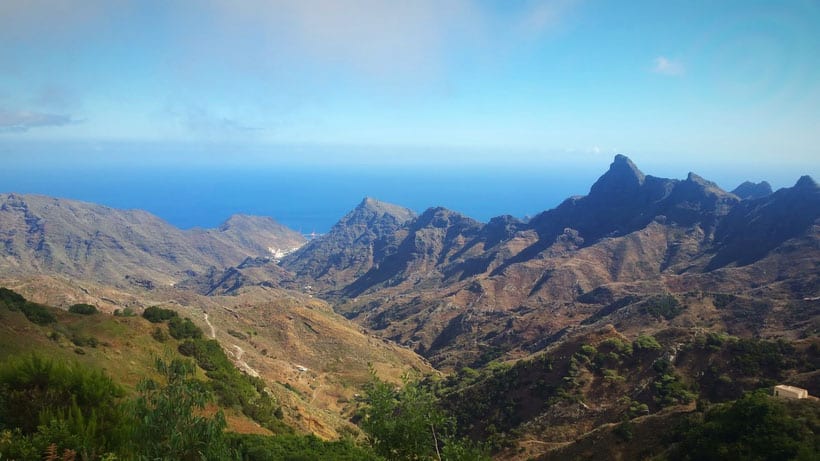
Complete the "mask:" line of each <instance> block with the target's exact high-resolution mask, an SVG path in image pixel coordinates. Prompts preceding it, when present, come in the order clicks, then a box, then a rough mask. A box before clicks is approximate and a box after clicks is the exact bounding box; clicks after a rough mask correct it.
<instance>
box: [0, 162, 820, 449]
mask: <svg viewBox="0 0 820 461" xmlns="http://www.w3.org/2000/svg"><path fill="white" fill-rule="evenodd" d="M0 242H1V243H2V246H0V283H2V284H4V285H5V286H9V287H12V288H14V289H16V290H18V291H20V292H22V293H24V294H25V295H26V296H27V297H29V298H30V299H34V300H36V301H38V302H43V303H50V304H53V305H56V306H61V307H67V306H69V305H71V304H72V303H76V302H84V303H90V304H94V305H96V306H97V307H98V308H100V309H101V310H103V311H107V312H113V311H114V310H115V309H123V308H126V307H128V308H135V309H144V308H145V307H148V306H150V305H154V304H162V305H165V306H171V307H174V308H179V309H182V310H184V311H185V312H189V311H190V313H192V316H193V318H194V320H195V321H196V322H198V323H199V324H200V325H201V326H203V328H205V325H206V323H207V322H208V321H209V319H210V321H214V322H218V323H217V324H216V325H217V329H218V330H219V331H229V330H232V331H234V333H236V332H237V331H247V330H249V329H253V330H254V331H260V330H261V331H260V332H259V338H255V339H254V338H251V339H248V338H247V336H248V335H246V334H244V333H240V335H234V334H233V333H232V334H231V335H228V336H226V335H225V334H222V333H219V334H218V335H216V334H215V336H219V337H220V338H221V340H222V342H223V347H225V348H231V347H236V346H239V343H238V342H236V341H237V339H239V338H240V337H245V339H243V340H242V341H248V342H249V343H252V344H253V347H250V344H249V343H242V345H243V346H246V350H248V355H247V356H246V358H245V361H246V362H245V363H246V364H247V363H252V364H253V365H254V369H259V370H262V371H263V377H264V378H265V379H267V380H271V381H276V380H277V379H278V378H277V376H278V375H280V374H282V373H288V371H286V370H289V368H288V367H291V368H292V367H293V366H294V365H293V364H295V363H298V362H299V361H301V362H304V363H307V364H308V365H307V366H306V367H304V368H306V369H311V370H318V371H316V372H315V373H316V376H315V378H316V379H319V380H320V381H319V382H320V384H318V387H317V385H307V384H306V383H305V382H302V381H300V380H299V376H298V373H297V374H296V375H294V378H293V379H292V381H288V386H296V387H297V388H298V389H299V392H300V394H299V395H301V397H298V398H297V397H294V396H292V395H291V396H290V397H288V399H289V400H288V401H289V402H291V405H292V407H293V408H294V410H293V411H292V413H293V414H294V415H296V414H298V415H302V416H300V417H298V418H297V417H294V419H293V422H294V423H295V424H302V425H303V427H304V422H305V421H307V419H300V418H302V417H304V416H305V415H311V416H310V418H312V419H311V420H313V421H317V422H319V423H317V424H319V425H320V426H321V427H323V430H322V431H321V434H322V435H325V436H328V437H330V436H334V435H337V434H339V433H341V432H343V431H342V430H341V429H339V427H341V426H340V424H341V423H339V421H340V416H339V414H340V413H344V414H346V415H348V416H349V415H350V413H349V412H350V411H351V409H350V407H349V406H347V405H342V404H338V403H337V402H336V401H334V400H333V399H325V400H323V399H319V400H317V397H316V396H317V392H319V391H318V390H317V389H321V388H325V389H326V390H325V391H324V393H325V394H332V395H336V394H335V393H338V395H340V396H344V399H345V401H347V399H349V398H351V397H352V395H353V391H352V390H350V389H349V388H348V387H347V386H348V384H345V387H344V389H346V390H344V391H342V390H340V388H339V387H338V386H336V387H333V386H334V380H336V379H337V378H334V376H337V375H338V376H341V375H344V373H343V371H344V369H347V368H350V369H349V370H347V371H348V374H353V375H355V376H356V377H355V379H353V381H351V382H355V383H356V384H355V385H356V386H360V385H362V382H363V379H364V376H363V374H362V367H363V365H364V363H365V362H367V363H374V364H377V365H378V367H377V368H380V370H381V371H382V372H386V371H389V373H388V374H389V375H390V376H392V378H393V379H396V377H397V373H396V369H397V367H398V366H399V365H398V362H400V361H404V362H405V363H406V364H407V365H408V366H409V367H410V368H412V369H415V370H426V372H429V371H430V370H431V368H430V366H429V365H428V361H429V364H432V366H434V367H435V368H437V369H438V370H439V371H440V372H443V373H445V374H446V376H448V378H447V379H446V381H444V382H443V384H437V386H440V395H441V396H442V401H443V402H444V403H445V404H446V405H449V406H450V407H451V408H452V411H453V413H454V414H456V415H457V417H458V418H459V420H460V421H461V422H462V423H463V426H464V427H468V431H467V432H468V433H469V434H470V435H472V436H473V437H475V438H478V439H483V440H495V438H499V437H501V438H503V440H505V442H504V443H502V444H500V445H498V446H497V447H495V448H496V449H497V451H496V453H497V454H498V457H499V459H526V458H527V457H543V459H553V458H550V456H559V455H557V454H559V453H561V454H562V455H560V456H570V457H575V456H576V455H577V456H580V455H578V453H580V451H575V452H574V451H573V450H575V449H576V448H577V449H578V450H581V449H582V448H583V449H584V450H589V444H590V443H592V442H590V440H592V439H590V438H585V437H592V436H591V435H590V434H592V433H593V432H592V431H594V430H595V429H596V428H605V427H609V429H607V430H614V429H613V428H612V427H610V426H607V425H611V424H615V423H617V422H618V421H619V420H620V419H621V418H622V417H623V416H624V415H628V416H629V418H633V417H638V413H635V412H634V411H632V410H630V408H632V407H633V406H635V405H638V404H643V405H645V406H646V407H647V410H646V411H647V412H649V413H650V415H649V416H646V417H647V418H649V417H650V416H651V417H659V418H660V417H661V416H658V415H662V414H665V413H662V412H663V411H667V412H668V411H669V410H668V409H669V408H670V405H671V406H674V405H680V408H679V409H678V410H679V411H692V409H693V408H691V405H689V402H690V401H691V400H687V399H686V398H684V397H685V394H676V395H677V397H669V396H668V395H667V394H665V392H667V391H666V389H667V387H666V386H670V388H674V387H675V386H678V384H680V386H682V387H684V388H686V389H690V390H689V391H686V392H691V393H694V394H697V395H699V396H701V397H702V398H708V399H711V400H712V401H723V400H726V399H730V398H737V397H739V395H740V393H742V391H745V390H753V389H756V388H757V387H759V386H760V383H762V382H766V383H769V382H771V381H773V380H778V381H788V382H790V383H791V384H795V385H801V386H804V387H806V388H807V389H809V391H810V393H812V394H815V395H816V394H817V393H818V392H820V373H819V372H818V371H817V364H818V363H820V354H819V353H818V351H820V344H819V343H818V334H820V187H819V186H818V184H817V183H816V182H815V181H814V180H813V179H812V178H810V177H808V176H804V177H801V178H799V180H798V181H797V182H796V183H795V184H794V186H792V187H787V188H782V189H779V190H777V191H772V189H771V186H770V185H769V184H768V183H766V182H761V183H758V184H754V183H751V182H746V183H743V184H741V185H740V186H738V187H737V188H736V189H734V190H733V191H731V192H727V191H725V190H723V189H721V188H720V187H718V186H717V185H716V184H715V183H713V182H710V181H708V180H706V179H704V178H701V177H700V176H698V175H696V174H694V173H689V174H688V176H687V177H686V179H683V180H678V179H666V178H659V177H654V176H651V175H646V174H644V173H643V172H642V171H641V170H640V169H639V168H638V167H637V166H636V165H635V164H634V163H633V162H632V161H630V160H629V159H628V158H627V157H625V156H623V155H618V156H616V157H615V158H614V160H613V162H612V164H611V165H610V167H609V169H608V171H606V172H605V173H604V174H603V175H602V176H601V177H600V178H599V179H598V180H597V181H596V182H595V183H594V184H593V185H592V186H591V188H590V190H589V193H588V194H587V195H585V196H577V197H570V198H568V199H566V200H565V201H564V202H563V203H561V204H560V205H559V206H557V207H556V208H554V209H551V210H547V211H544V212H542V213H539V214H537V215H535V216H534V217H532V218H531V219H527V220H523V219H519V218H515V217H513V216H499V217H496V218H493V219H491V220H490V221H489V222H486V223H484V222H479V221H477V220H474V219H472V218H470V217H468V216H465V215H463V214H461V213H458V212H457V211H453V210H448V209H446V208H442V207H433V208H429V209H427V210H424V211H423V212H421V213H418V214H417V213H416V212H414V211H412V210H409V209H407V208H404V207H402V206H399V205H394V204H388V203H385V202H381V201H379V200H376V199H374V198H369V197H368V198H365V199H363V200H362V202H361V203H359V204H358V205H357V206H356V207H355V208H354V209H353V210H351V211H350V212H349V213H348V214H347V215H345V216H344V217H342V218H341V219H340V220H339V222H338V223H337V224H336V225H335V226H333V228H332V229H331V230H330V231H329V232H328V233H326V234H324V235H321V236H318V237H316V238H313V239H311V240H309V241H307V240H306V239H305V238H304V237H303V236H302V235H300V234H299V233H297V232H294V231H292V230H290V229H287V228H286V227H284V226H282V225H280V224H278V223H276V222H275V221H274V220H273V219H271V218H267V217H254V216H244V215H235V216H232V217H231V218H229V219H228V220H227V221H226V222H225V223H224V224H223V225H221V226H219V227H218V228H216V229H192V230H180V229H177V228H175V227H173V226H171V225H169V224H168V223H166V222H164V221H162V220H161V219H160V218H158V217H156V216H153V215H151V214H149V213H147V212H144V211H139V210H128V211H126V210H117V209H112V208H107V207H102V206H99V205H94V204H89V203H83V202H77V201H72V200H65V199H57V198H50V197H43V196H36V195H20V194H2V195H0ZM193 313H195V314H196V315H193ZM202 313H206V314H209V315H210V317H208V316H207V315H206V316H204V317H202ZM345 317H346V318H345ZM237 325H242V329H241V330H240V328H239V327H237ZM208 326H210V324H208ZM715 335H717V336H715ZM721 335H723V336H721ZM229 336H230V337H229ZM640 338H652V339H651V341H650V340H649V339H644V340H640ZM715 338H718V339H715ZM721 338H722V339H721ZM727 338H728V339H727ZM232 341H233V343H231V342H232ZM374 341H375V342H374ZM709 341H712V343H710V342H709ZM744 341H746V342H744ZM748 341H752V342H748ZM229 343H230V344H229ZM393 343H396V344H398V345H400V346H403V347H398V348H397V347H395V346H393V345H392V344H393ZM226 344H227V345H226ZM333 344H337V346H338V347H337V349H338V350H337V351H335V352H334V350H333ZM366 344H377V345H378V347H375V346H374V347H375V348H374V349H373V350H372V351H369V352H364V349H365V348H366ZM647 344H649V346H647ZM710 344H711V346H710ZM257 346H258V347H257ZM263 346H266V347H263ZM627 346H629V347H628V348H627ZM274 347H275V348H277V349H278V350H279V351H280V353H277V354H276V356H275V357H272V354H269V353H268V352H269V349H272V348H274ZM749 348H751V350H754V351H758V352H759V351H769V350H770V349H771V350H772V351H777V354H781V355H776V354H775V355H776V357H778V358H777V359H776V360H775V361H778V360H779V361H780V362H781V365H778V366H775V365H774V364H771V363H769V364H768V365H765V366H763V365H761V366H759V367H757V368H748V366H746V365H743V366H741V365H739V364H737V363H736V362H735V358H736V357H743V356H744V354H747V353H749V350H750V349H749ZM788 348H791V349H788ZM262 349H265V351H266V352H265V353H262V352H261V350H262ZM627 349H628V350H627ZM593 350H594V351H595V352H592V351H593ZM343 351H348V352H349V351H355V352H354V353H355V354H357V355H361V356H367V357H368V358H367V359H366V360H365V362H362V361H361V360H358V361H354V362H355V364H352V363H353V362H351V363H348V362H347V361H346V360H347V359H346V358H344V357H341V356H337V355H338V354H343V353H346V352H343ZM784 351H791V352H788V354H791V355H788V354H787V352H784ZM758 352H754V354H758ZM760 353H761V354H762V352H760ZM767 353H768V352H767ZM334 354H335V355H334ZM772 354H774V352H772ZM784 354H786V355H784ZM754 357H755V360H757V357H758V355H754ZM767 357H768V356H767ZM772 357H774V355H772ZM784 357H785V358H784ZM789 357H792V358H793V357H800V359H799V360H797V361H795V360H792V358H789ZM234 359H235V362H236V363H237V364H239V363H240V361H241V355H240V356H239V358H237V357H236V356H234ZM766 360H769V359H766ZM661 362H664V363H666V362H668V363H669V365H664V367H666V368H663V369H660V368H658V367H659V365H658V363H661ZM767 363H768V362H767ZM300 366H301V365H300ZM340 367H341V368H340ZM351 367H352V368H351ZM475 370H479V371H478V372H476V371H475ZM377 371H378V370H377ZM340 373H341V374H340ZM721 373H722V374H721ZM613 376H615V377H616V378H613ZM670 380H671V381H670ZM721 380H722V381H721ZM345 382H346V383H347V381H345ZM300 386H301V387H300ZM305 386H307V387H305ZM331 389H333V390H332V391H331ZM670 392H671V391H670ZM283 395H284V394H283ZM318 395H321V392H319V394H318ZM306 396H310V398H307V397H306ZM624 396H629V398H630V399H631V400H629V401H626V400H623V397H624ZM283 398H284V397H283ZM339 398H340V400H339V401H340V402H341V401H342V400H341V398H342V397H339ZM479 404H480V405H479ZM687 405H689V406H687ZM641 408H642V407H641ZM641 411H643V410H641ZM676 414H677V413H676ZM331 415H333V416H331ZM310 418H309V419H310ZM672 418H673V419H674V418H677V416H674V417H672ZM342 419H343V418H342ZM299 421H301V423H299ZM640 421H643V420H640ZM647 421H649V420H647ZM652 421H655V422H657V420H652ZM664 421H665V420H664ZM636 424H638V425H637V426H636V427H638V430H640V427H641V426H640V422H639V423H636ZM653 424H654V423H653ZM670 424H671V423H670ZM342 425H344V424H342ZM310 427H311V426H310V425H309V426H308V429H309V430H310ZM313 427H314V430H315V427H316V426H313ZM502 436H503V437H502ZM596 437H600V434H599V435H596ZM576 439H577V440H578V442H577V443H575V444H574V445H568V444H571V443H573V442H574V441H575V440H576ZM532 440H539V441H541V442H540V443H542V444H545V445H543V446H541V445H539V444H533V443H530V442H531V441H532ZM658 443H660V442H658ZM573 447H575V448H573ZM553 449H556V451H554V452H553V451H552V450H553ZM593 452H594V450H593ZM550 453H553V454H552V455H551V454H550ZM568 453H569V454H568ZM573 453H574V454H573ZM594 453H597V452H594ZM619 453H621V455H622V456H630V455H629V453H631V452H629V451H623V452H619ZM633 454H634V453H633ZM612 456H615V455H612Z"/></svg>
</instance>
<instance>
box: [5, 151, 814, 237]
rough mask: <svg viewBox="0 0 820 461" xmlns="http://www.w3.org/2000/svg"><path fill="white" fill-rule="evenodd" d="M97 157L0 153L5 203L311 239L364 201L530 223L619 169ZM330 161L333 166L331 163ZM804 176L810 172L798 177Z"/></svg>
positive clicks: (720, 171)
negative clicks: (271, 223)
mask: <svg viewBox="0 0 820 461" xmlns="http://www.w3.org/2000/svg"><path fill="white" fill-rule="evenodd" d="M147 151H150V152H152V154H151V155H147V154H145V152H147ZM94 152H95V151H94V150H93V149H89V148H85V147H83V148H82V149H79V148H77V149H75V150H70V149H68V148H67V147H65V146H63V145H59V146H56V147H55V146H46V147H45V148H43V147H37V148H26V146H9V145H5V144H4V145H0V160H2V162H0V193H9V192H16V193H32V194H42V195H49V196H54V197H60V198H68V199H75V200H82V201H87V202H93V203H98V204H101V205H106V206H109V207H113V208H122V209H143V210H146V211H148V212H151V213H153V214H155V215H157V216H159V217H160V218H162V219H164V220H165V221H167V222H169V223H171V224H173V225H175V226H177V227H179V228H182V229H190V228H194V227H200V228H213V227H217V226H219V225H220V224H221V223H222V222H224V221H225V220H226V219H228V218H229V217H230V216H231V215H233V214H237V213H241V214H250V215H260V216H269V217H272V218H273V219H275V220H276V221H278V222H280V223H282V224H284V225H286V226H288V227H290V228H292V229H294V230H296V231H300V232H302V233H303V234H322V233H325V232H327V231H328V230H329V229H330V228H331V227H332V226H333V225H334V224H335V223H336V222H337V221H338V220H339V219H340V218H341V217H343V216H344V215H345V214H347V213H348V212H350V211H351V210H352V209H353V208H355V207H356V205H358V204H359V203H360V202H361V201H362V199H364V198H365V197H372V198H375V199H378V200H382V201H385V202H389V203H393V204H396V205H401V206H404V207H407V208H410V209H412V210H414V211H416V212H417V213H421V212H423V211H424V210H426V209H427V208H430V207H437V206H442V207H445V208H448V209H451V210H454V211H457V212H460V213H462V214H464V215H466V216H469V217H471V218H473V219H476V220H478V221H482V222H486V221H488V220H489V219H491V218H492V217H495V216H500V215H512V216H515V217H517V218H520V219H527V218H529V217H532V216H535V215H536V214H538V213H540V212H543V211H545V210H549V209H551V208H554V207H556V206H558V205H559V204H560V203H561V202H562V201H564V200H565V199H567V198H568V197H571V196H576V195H586V194H587V193H588V192H589V189H590V187H591V186H592V184H593V183H594V182H595V181H596V180H597V178H598V177H599V176H600V175H602V174H604V173H605V172H606V170H607V168H608V167H609V163H610V162H611V157H609V156H606V157H598V158H592V159H589V158H586V159H580V160H574V159H569V160H567V159H566V157H556V159H558V160H556V161H549V162H540V163H538V162H535V163H527V162H522V161H515V160H516V159H515V158H514V157H513V156H508V157H504V156H496V157H493V158H494V159H495V160H494V163H492V164H487V163H486V162H481V161H473V160H472V159H473V157H471V155H472V153H470V152H468V153H467V154H465V155H463V156H462V157H461V158H457V159H456V161H452V160H448V161H446V162H441V161H440V159H437V158H435V156H430V157H428V158H427V159H426V161H424V162H418V163H416V162H414V161H411V162H403V163H400V164H384V163H373V164H369V163H368V162H363V161H361V158H360V159H359V161H352V162H347V161H345V160H341V161H340V160H339V159H340V158H343V157H340V156H336V157H331V155H330V153H328V152H316V151H304V153H300V152H297V153H296V154H293V155H291V156H290V157H289V158H288V161H283V162H278V161H273V162H272V161H269V156H266V155H265V156H263V155H260V156H259V159H260V161H258V162H254V161H249V160H248V159H251V160H252V154H253V153H250V154H249V153H243V154H242V155H238V154H237V158H240V159H241V160H242V161H226V158H228V154H226V152H227V150H225V149H219V150H214V151H213V152H212V153H211V154H210V156H205V155H203V154H202V153H201V152H200V151H198V150H197V151H191V152H188V153H187V154H186V155H180V154H178V153H177V152H176V151H171V150H165V151H163V150H162V149H159V148H151V146H143V145H136V146H135V147H130V148H128V149H125V148H122V149H120V151H119V152H120V154H119V157H116V158H115V157H114V156H112V155H111V154H110V149H108V150H106V149H102V150H100V151H99V152H98V153H96V154H94ZM413 154H414V155H415V154H416V153H415V152H413ZM300 155H301V156H303V157H305V158H304V159H302V158H298V157H299V156H300ZM311 155H312V157H310V156H311ZM331 158H336V160H334V161H333V162H328V161H326V160H327V159H331ZM407 158H411V156H410V155H407ZM412 158H416V157H412ZM169 159H170V160H169ZM633 160H634V159H633ZM686 160H688V159H686ZM637 163H638V166H639V167H643V166H644V165H645V164H647V165H646V166H647V167H648V168H642V169H643V170H644V172H646V173H648V174H655V175H656V176H661V177H671V178H685V177H686V172H687V171H688V169H687V168H686V167H684V166H681V165H679V164H678V165H676V164H672V163H670V162H669V161H667V160H664V159H654V161H653V159H652V158H651V157H648V158H647V159H643V158H642V159H641V161H640V162H637ZM815 166H816V165H815ZM702 168H703V169H702V170H701V169H699V168H698V169H696V171H697V172H698V173H699V174H701V176H703V177H705V178H706V179H710V180H713V181H716V182H717V183H718V185H720V186H721V187H723V188H724V189H726V190H731V189H733V188H734V187H735V186H737V185H738V184H740V182H742V181H743V180H746V179H751V180H755V181H757V180H761V179H768V180H769V181H770V182H772V185H773V186H775V188H777V187H784V186H790V185H792V184H793V183H794V181H796V180H797V178H798V176H799V175H798V174H797V171H795V170H794V169H789V170H783V171H776V169H772V168H768V169H764V168H760V167H759V166H754V165H747V167H746V168H738V166H737V164H733V165H723V166H721V165H715V166H711V167H708V166H704V167H702ZM703 170H705V171H703ZM805 173H811V171H808V172H802V171H801V172H800V174H805ZM761 174H763V175H765V176H764V177H761ZM773 180H774V181H773Z"/></svg>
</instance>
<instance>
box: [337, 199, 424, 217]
mask: <svg viewBox="0 0 820 461" xmlns="http://www.w3.org/2000/svg"><path fill="white" fill-rule="evenodd" d="M357 215H377V216H384V215H387V216H392V217H393V218H394V219H395V221H396V222H398V223H404V222H407V221H409V220H411V219H413V218H414V217H415V216H416V213H415V212H413V210H410V209H409V208H404V207H402V206H399V205H394V204H392V203H387V202H382V201H381V200H377V199H375V198H373V197H365V198H364V199H362V201H361V202H359V204H358V205H357V206H356V208H354V209H353V211H351V212H350V213H349V214H348V215H347V216H346V217H353V216H357Z"/></svg>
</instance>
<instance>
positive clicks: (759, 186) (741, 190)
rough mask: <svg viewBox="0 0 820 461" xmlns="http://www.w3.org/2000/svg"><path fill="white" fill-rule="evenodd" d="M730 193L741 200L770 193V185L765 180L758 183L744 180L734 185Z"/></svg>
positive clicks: (766, 195) (765, 195)
mask: <svg viewBox="0 0 820 461" xmlns="http://www.w3.org/2000/svg"><path fill="white" fill-rule="evenodd" d="M732 193H733V194H735V195H737V196H738V197H740V198H741V199H743V200H748V199H757V198H763V197H768V196H769V195H772V185H771V184H769V183H768V182H767V181H760V182H759V183H754V182H752V181H744V182H743V183H742V184H741V185H739V186H737V187H735V188H734V189H733V190H732Z"/></svg>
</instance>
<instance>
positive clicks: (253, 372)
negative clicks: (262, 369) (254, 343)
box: [205, 313, 259, 378]
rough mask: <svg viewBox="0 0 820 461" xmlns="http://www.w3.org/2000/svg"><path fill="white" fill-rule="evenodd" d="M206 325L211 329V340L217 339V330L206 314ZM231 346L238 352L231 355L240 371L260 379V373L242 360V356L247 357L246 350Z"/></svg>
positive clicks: (234, 345)
mask: <svg viewBox="0 0 820 461" xmlns="http://www.w3.org/2000/svg"><path fill="white" fill-rule="evenodd" d="M205 323H207V324H208V328H210V329H211V339H216V328H214V326H213V324H212V323H211V321H210V320H209V319H208V314H207V313H205ZM231 346H233V348H234V349H236V352H235V353H233V354H231V355H233V356H234V359H235V360H236V365H237V366H238V367H239V369H240V370H242V371H244V372H245V373H247V374H248V375H250V376H253V377H254V378H258V377H259V371H258V370H256V369H255V368H253V367H252V366H250V365H248V363H247V362H245V361H244V360H242V356H243V355H245V350H244V349H242V348H241V347H239V346H237V345H236V344H231Z"/></svg>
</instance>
